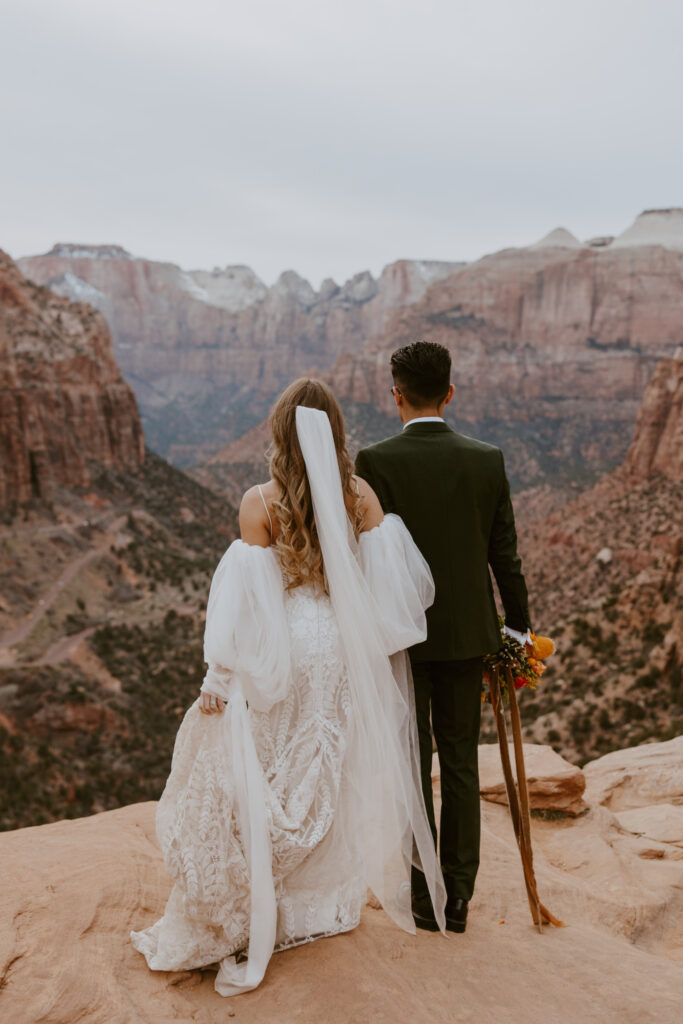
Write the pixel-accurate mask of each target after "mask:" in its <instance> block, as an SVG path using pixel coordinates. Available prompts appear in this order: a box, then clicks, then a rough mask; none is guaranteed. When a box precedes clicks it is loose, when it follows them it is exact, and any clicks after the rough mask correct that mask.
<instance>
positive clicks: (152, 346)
mask: <svg viewBox="0 0 683 1024" xmlns="http://www.w3.org/2000/svg"><path fill="white" fill-rule="evenodd" d="M20 265H21V267H22V270H23V271H24V272H25V273H26V274H27V275H28V276H29V277H31V278H32V279H33V280H34V281H37V282H38V283H40V284H47V285H49V286H50V287H51V288H52V289H53V290H55V291H57V292H58V293H59V294H62V295H67V296H69V297H70V298H77V299H84V300H86V301H88V302H90V303H92V304H93V305H95V306H96V307H97V308H98V309H99V310H101V311H102V312H103V313H104V314H105V316H106V318H107V320H108V322H109V325H110V328H111V332H112V337H113V340H114V347H115V352H116V357H117V360H118V363H119V365H120V367H121V370H122V372H123V374H124V376H125V377H126V379H127V380H129V381H130V383H131V384H132V386H133V388H134V390H135V393H136V396H137V399H138V402H139V404H140V408H141V412H142V416H143V422H144V425H145V434H146V436H147V440H148V443H149V444H150V446H151V447H152V448H154V449H155V450H156V451H158V452H160V453H161V454H164V455H166V456H168V457H169V458H170V459H171V460H172V461H174V462H176V463H177V464H179V465H187V464H190V463H192V462H197V461H199V460H200V459H201V458H204V457H206V456H208V455H210V454H212V453H213V452H214V451H216V450H217V449H218V448H220V447H221V444H225V443H226V442H228V441H230V440H232V439H234V438H236V437H239V436H241V435H242V434H243V433H245V432H246V431H247V430H248V429H250V428H251V427H253V426H254V425H255V424H256V423H258V422H259V421H260V420H261V419H262V418H263V417H264V416H265V414H266V413H267V411H268V408H269V406H270V403H271V401H272V399H273V397H274V396H275V394H276V393H277V392H278V391H279V390H281V389H282V388H283V387H284V386H285V385H286V384H288V383H289V382H290V381H291V380H292V379H293V378H294V377H296V376H297V375H299V374H303V373H307V372H315V371H320V370H323V369H326V368H329V367H331V366H332V364H333V363H334V361H335V359H336V358H337V356H338V355H339V353H341V352H350V351H357V350H359V349H360V348H361V346H362V345H363V343H364V341H365V340H366V339H367V338H368V337H371V336H372V335H374V334H377V333H378V332H379V331H381V330H383V329H384V326H385V324H386V322H387V319H388V316H389V315H390V313H391V311H392V310H394V309H395V308H398V307H401V306H403V305H406V304H409V303H412V302H415V301H416V300H418V299H419V298H420V297H421V296H422V295H423V294H424V292H425V290H426V288H427V287H428V286H429V285H430V284H432V283H433V282H434V281H435V280H438V279H440V278H441V277H444V276H446V275H448V274H449V273H451V272H452V271H453V270H455V269H457V268H458V267H459V266H460V264H457V263H441V262H438V261H416V260H399V261H398V262H396V263H393V264H391V265H389V266H387V267H385V269H384V271H383V272H382V274H381V275H380V277H379V278H378V279H375V278H374V277H373V276H372V275H371V274H370V273H368V272H363V273H360V274H356V275H355V276H354V277H352V278H351V279H350V280H348V281H347V282H346V283H345V284H343V285H341V286H339V285H337V284H336V283H335V282H334V281H332V280H331V279H328V280H326V281H324V282H323V284H322V285H321V288H320V290H319V291H318V292H316V291H315V290H314V289H313V288H312V286H311V285H310V284H309V282H308V281H306V280H304V279H303V278H302V277H300V276H299V275H298V274H296V273H295V272H294V271H291V270H290V271H286V272H285V273H283V274H281V275H280V277H279V279H278V280H277V282H276V283H275V284H274V285H273V286H272V287H270V288H267V287H266V286H265V285H264V284H263V282H262V281H260V280H259V278H258V277H257V276H256V274H255V273H254V272H253V271H252V270H250V269H249V268H248V267H243V266H234V267H225V268H215V269H214V270H213V271H203V270H197V271H184V270H181V269H180V268H179V267H177V266H175V265H174V264H171V263H159V262H154V261H152V260H145V259H135V258H133V257H132V256H130V254H129V253H127V252H126V251H125V250H124V249H121V248H120V247H119V246H79V245H64V244H62V245H56V246H55V247H54V248H53V249H52V250H51V251H50V252H49V253H47V254H45V255H43V256H33V257H27V258H25V259H22V260H21V261H20Z"/></svg>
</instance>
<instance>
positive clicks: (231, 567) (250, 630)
mask: <svg viewBox="0 0 683 1024" xmlns="http://www.w3.org/2000/svg"><path fill="white" fill-rule="evenodd" d="M204 660H205V661H206V662H207V663H208V666H209V669H208V672H207V673H206V676H205V677H204V682H203V684H202V690H209V691H210V692H211V693H215V694H217V695H218V696H219V697H223V698H225V699H228V698H229V697H230V696H231V694H232V692H234V688H235V684H238V685H239V688H240V690H241V692H242V694H243V696H244V698H245V700H246V701H247V702H248V703H249V705H250V706H252V707H253V708H255V709H256V710H257V711H268V710H269V709H270V708H271V707H272V706H273V704H275V703H277V702H278V701H280V700H282V699H283V698H284V696H285V694H286V693H287V690H288V688H289V682H290V678H291V660H290V649H289V630H288V628H287V618H286V613H285V604H284V588H283V586H282V575H281V572H280V565H279V562H278V560H277V556H276V555H275V554H274V552H273V551H272V549H271V548H262V547H258V546H256V545H251V544H245V542H244V541H241V540H236V541H234V542H233V543H232V544H231V545H230V547H229V548H228V550H227V551H226V553H225V554H224V555H223V558H222V559H221V561H220V562H219V564H218V567H217V569H216V571H215V573H214V576H213V580H212V582H211V590H210V592H209V600H208V604H207V608H206V628H205V631H204Z"/></svg>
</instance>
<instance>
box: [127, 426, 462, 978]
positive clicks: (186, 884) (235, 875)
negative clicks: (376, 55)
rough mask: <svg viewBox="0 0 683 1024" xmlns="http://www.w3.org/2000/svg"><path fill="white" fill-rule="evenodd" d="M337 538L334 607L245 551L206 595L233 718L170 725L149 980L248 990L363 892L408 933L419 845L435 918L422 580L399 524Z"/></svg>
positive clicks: (351, 908)
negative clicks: (201, 974) (418, 680)
mask: <svg viewBox="0 0 683 1024" xmlns="http://www.w3.org/2000/svg"><path fill="white" fill-rule="evenodd" d="M307 411H309V410H307ZM318 415H321V414H318ZM302 447H303V446H302ZM335 465H336V463H335ZM309 475H310V474H309ZM319 497H320V496H319ZM323 506H324V502H323V501H322V499H321V500H320V501H319V502H318V503H317V504H316V505H315V508H316V519H317V523H318V526H319V530H320V528H321V526H322V527H323V530H322V532H323V534H324V533H325V528H324V525H323V522H322V520H323V518H324V508H323ZM331 507H335V506H331ZM335 514H336V513H335ZM336 523H337V526H339V528H342V526H341V523H340V521H339V519H338V518H337V520H336ZM343 528H344V529H345V530H346V523H344V526H343ZM328 540H329V538H328ZM335 540H336V542H337V543H338V544H339V541H340V538H339V537H338V536H337V537H336V538H335ZM343 543H344V544H345V545H346V547H347V548H348V551H349V553H350V554H351V559H352V563H351V562H350V561H349V560H348V556H347V555H346V552H344V553H343V558H344V559H346V561H345V562H344V573H345V574H346V576H344V575H340V573H339V572H337V569H336V568H335V560H336V559H337V556H338V555H339V552H337V554H333V553H332V552H330V551H329V550H328V552H327V554H326V557H325V567H326V572H327V575H328V578H329V577H330V570H332V576H335V573H336V577H335V579H330V580H329V591H330V593H329V595H328V594H326V593H323V592H320V591H319V590H318V589H316V588H315V587H314V586H313V585H305V586H300V587H297V588H295V589H293V590H292V591H287V590H286V588H285V585H284V581H283V578H282V573H281V570H280V564H279V561H278V558H277V555H276V553H275V550H274V549H273V548H260V547H255V546H250V545H247V544H245V543H244V542H242V541H235V542H234V543H233V544H232V545H231V546H230V548H229V549H228V551H227V552H226V554H225V555H224V557H223V559H222V560H221V562H220V564H219V566H218V568H217V570H216V573H215V575H214V579H213V582H212V586H211V592H210V596H209V602H208V606H207V621H206V633H205V659H206V661H207V662H208V664H209V672H208V673H207V677H206V679H205V683H204V688H206V689H209V690H211V691H212V692H214V693H219V694H221V695H223V696H224V697H225V699H226V700H227V705H226V708H225V710H224V711H223V712H222V713H220V714H214V715H204V714H202V713H201V711H200V710H199V701H196V702H195V703H194V704H193V705H192V707H190V709H189V710H188V712H187V713H186V715H185V718H184V720H183V722H182V724H181V727H180V730H179V732H178V735H177V739H176V744H175V749H174V752H173V763H172V769H171V774H170V776H169V779H168V782H167V784H166V788H165V790H164V793H163V795H162V797H161V799H160V801H159V805H158V812H157V834H158V838H159V843H160V845H161V849H162V851H163V855H164V863H165V866H166V869H167V871H168V872H169V874H170V875H171V877H172V878H173V880H174V886H173V889H172V892H171V895H170V897H169V899H168V903H167V905H166V908H165V912H164V915H163V917H162V918H160V919H159V920H158V921H157V922H156V923H155V924H153V925H152V926H151V927H149V928H146V929H145V930H143V931H137V932H132V933H131V938H132V941H133V943H134V945H135V948H136V949H138V950H139V951H140V952H141V953H143V954H144V955H145V957H146V960H147V963H148V965H149V967H150V968H152V969H153V970H164V971H177V970H185V969H190V968H196V967H202V966H206V965H209V964H214V963H218V964H219V965H220V969H219V973H218V976H217V978H216V989H217V991H218V992H220V993H221V994H224V995H232V994H236V993H238V992H242V991H248V990H249V989H250V988H254V987H255V986H256V985H257V984H258V983H259V982H260V980H261V978H262V977H263V973H264V972H265V969H266V966H267V963H268V959H269V958H270V955H271V953H272V952H273V950H274V949H284V948H286V947H289V946H293V945H296V944H298V943H301V942H306V941H310V940H311V939H315V938H319V937H321V936H329V935H334V934H335V933H338V932H343V931H348V930H350V929H352V928H354V927H355V926H356V925H357V924H358V922H359V919H360V913H361V908H362V906H363V904H364V902H365V898H366V888H367V886H368V885H370V886H371V887H372V889H373V891H374V892H375V893H376V895H377V896H378V898H379V899H380V900H381V901H382V903H383V905H384V907H385V909H386V910H387V911H388V912H389V913H390V914H391V915H392V916H393V917H394V919H395V920H396V921H397V922H398V923H399V924H400V925H401V926H402V927H404V928H406V929H408V930H414V925H413V920H412V916H411V913H410V882H409V872H410V864H411V862H412V861H414V860H415V859H416V847H417V848H419V853H420V855H421V858H422V865H423V867H424V869H425V871H426V873H427V876H428V879H430V880H431V882H432V888H433V891H434V893H435V905H437V904H438V906H437V914H438V915H441V912H442V909H443V908H442V906H441V904H442V903H443V901H444V900H445V896H444V894H443V891H442V885H443V883H442V881H441V877H440V873H439V869H438V864H437V863H436V860H435V857H434V854H433V844H432V840H431V835H430V834H429V828H428V825H427V823H426V816H425V815H424V805H423V804H422V796H421V791H420V790H419V768H418V765H417V742H416V736H415V731H414V711H413V709H412V707H411V703H410V687H409V685H408V684H409V676H408V673H409V667H408V661H407V657H406V655H405V654H404V653H396V652H404V650H405V648H406V647H409V646H410V645H412V644H414V643H416V642H418V641H420V640H422V639H423V638H424V636H425V635H426V626H425V616H424V609H425V607H427V606H428V605H429V604H430V603H431V600H432V599H433V585H432V581H431V575H430V573H429V569H428V567H427V565H426V563H425V561H424V559H423V558H422V556H421V554H420V553H419V551H418V549H417V548H416V547H415V545H414V543H413V541H412V539H411V537H410V535H409V534H408V531H407V530H406V528H405V527H404V525H403V523H402V521H401V520H400V519H399V518H398V517H397V516H393V515H390V516H387V517H386V518H385V519H384V521H383V522H382V524H381V525H380V526H378V527H376V528H374V529H373V530H370V531H369V532H367V533H365V534H362V535H361V538H360V541H359V544H358V547H357V550H355V551H353V544H352V543H351V544H350V543H349V541H348V533H346V535H345V537H344V539H343ZM321 544H322V542H321ZM323 552H324V554H325V547H324V546H323ZM354 567H355V568H354ZM335 580H336V587H335ZM345 587H346V589H345ZM349 587H350V588H351V589H348V588H349ZM354 588H355V590H354ZM335 593H336V600H335ZM349 601H351V602H352V603H353V605H354V607H352V608H348V607H347V604H348V602H349ZM340 602H342V603H341V604H340ZM359 604H360V607H358V605H359ZM389 655H394V657H393V659H391V664H390V658H389ZM392 667H393V670H392ZM430 851H431V852H430ZM247 949H248V958H246V960H245V958H244V956H242V957H241V958H240V957H239V956H237V957H236V956H235V954H239V953H241V952H243V951H246V950H247Z"/></svg>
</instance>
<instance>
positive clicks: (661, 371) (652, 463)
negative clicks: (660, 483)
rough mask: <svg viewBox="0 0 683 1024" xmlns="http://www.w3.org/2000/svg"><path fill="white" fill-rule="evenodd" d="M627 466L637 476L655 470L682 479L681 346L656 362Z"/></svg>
mask: <svg viewBox="0 0 683 1024" xmlns="http://www.w3.org/2000/svg"><path fill="white" fill-rule="evenodd" d="M626 469H627V472H628V473H629V474H630V475H631V476H632V477H635V478H636V479H639V480H647V479H649V478H650V477H652V476H653V475H654V474H656V473H661V474H662V475H664V476H666V477H668V478H669V479H670V480H683V348H679V349H677V351H676V353H675V354H674V358H673V359H663V360H662V361H661V362H660V363H659V365H658V366H657V370H656V372H655V374H654V376H653V378H652V380H651V382H650V384H649V386H648V388H647V391H646V392H645V397H644V398H643V402H642V405H641V407H640V411H639V413H638V422H637V425H636V434H635V437H634V439H633V444H632V445H631V448H630V450H629V453H628V458H627V460H626Z"/></svg>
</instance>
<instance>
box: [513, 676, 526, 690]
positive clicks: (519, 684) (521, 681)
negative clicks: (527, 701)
mask: <svg viewBox="0 0 683 1024" xmlns="http://www.w3.org/2000/svg"><path fill="white" fill-rule="evenodd" d="M523 686H526V679H525V678H524V676H517V678H516V679H515V690H521V688H522V687H523Z"/></svg>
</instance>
